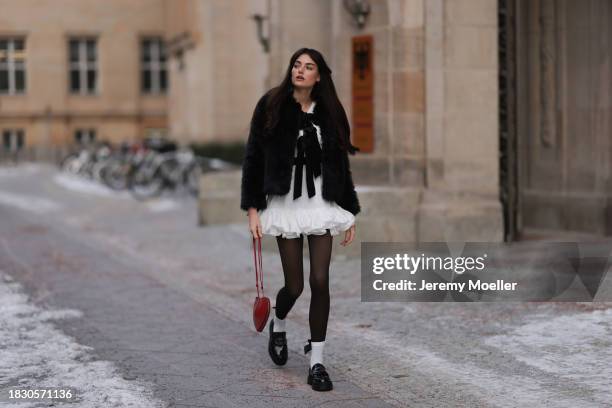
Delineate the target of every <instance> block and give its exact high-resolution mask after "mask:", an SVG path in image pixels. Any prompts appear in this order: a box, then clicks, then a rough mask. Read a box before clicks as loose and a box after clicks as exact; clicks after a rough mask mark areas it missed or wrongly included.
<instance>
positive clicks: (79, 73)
mask: <svg viewBox="0 0 612 408" xmlns="http://www.w3.org/2000/svg"><path fill="white" fill-rule="evenodd" d="M97 54H98V50H97V40H96V39H95V38H92V37H79V38H71V39H70V40H68V66H69V71H70V73H69V75H70V78H69V83H70V92H71V93H73V94H81V95H86V94H95V93H97V91H98V55H97Z"/></svg>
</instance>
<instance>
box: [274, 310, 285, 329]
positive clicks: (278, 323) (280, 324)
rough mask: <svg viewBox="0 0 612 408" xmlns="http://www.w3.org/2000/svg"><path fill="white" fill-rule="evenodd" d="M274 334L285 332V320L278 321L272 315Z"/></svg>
mask: <svg viewBox="0 0 612 408" xmlns="http://www.w3.org/2000/svg"><path fill="white" fill-rule="evenodd" d="M272 331H273V332H274V333H278V332H284V331H285V319H279V318H278V317H276V314H275V315H274V330H272Z"/></svg>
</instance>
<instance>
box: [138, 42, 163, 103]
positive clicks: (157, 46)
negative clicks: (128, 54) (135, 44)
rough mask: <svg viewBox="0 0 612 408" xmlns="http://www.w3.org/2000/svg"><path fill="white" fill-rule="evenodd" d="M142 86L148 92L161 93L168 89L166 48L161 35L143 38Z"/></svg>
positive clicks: (141, 48) (143, 90)
mask: <svg viewBox="0 0 612 408" xmlns="http://www.w3.org/2000/svg"><path fill="white" fill-rule="evenodd" d="M140 65H141V88H142V92H143V93H146V94H161V93H165V92H166V90H167V89H168V72H167V70H166V48H165V45H164V41H163V39H162V38H161V37H147V38H143V39H142V40H141V43H140Z"/></svg>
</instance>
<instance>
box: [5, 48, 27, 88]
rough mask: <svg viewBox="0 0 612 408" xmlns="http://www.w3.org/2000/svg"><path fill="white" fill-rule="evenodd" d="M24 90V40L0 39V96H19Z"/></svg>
mask: <svg viewBox="0 0 612 408" xmlns="http://www.w3.org/2000/svg"><path fill="white" fill-rule="evenodd" d="M25 89H26V55H25V39H24V38H18V37H0V94H7V95H15V94H21V93H25Z"/></svg>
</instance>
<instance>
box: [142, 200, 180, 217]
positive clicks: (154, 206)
mask: <svg viewBox="0 0 612 408" xmlns="http://www.w3.org/2000/svg"><path fill="white" fill-rule="evenodd" d="M145 205H146V206H147V208H148V209H149V211H151V212H153V213H159V212H165V211H172V210H176V209H179V208H180V204H179V203H178V202H176V201H175V200H171V199H169V198H158V199H155V200H151V201H148V202H147V203H146V204H145Z"/></svg>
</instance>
